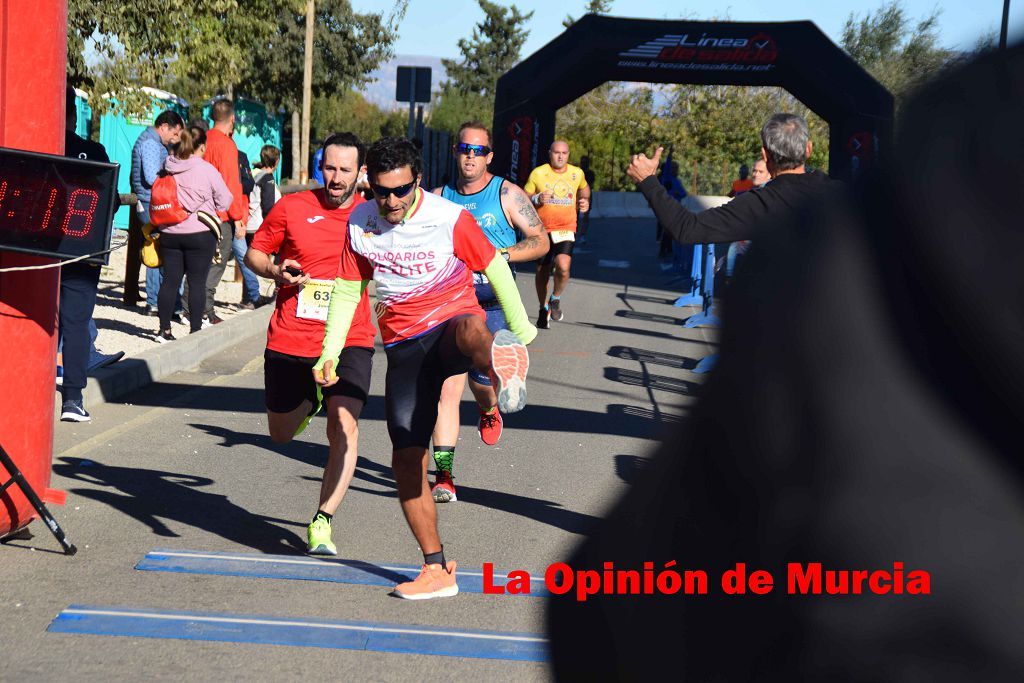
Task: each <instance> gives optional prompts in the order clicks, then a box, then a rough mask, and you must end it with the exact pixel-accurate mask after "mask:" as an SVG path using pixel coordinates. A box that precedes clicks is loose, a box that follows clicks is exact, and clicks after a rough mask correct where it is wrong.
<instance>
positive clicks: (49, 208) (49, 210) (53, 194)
mask: <svg viewBox="0 0 1024 683" xmlns="http://www.w3.org/2000/svg"><path fill="white" fill-rule="evenodd" d="M55 201H57V188H53V189H52V190H50V199H49V200H47V202H46V213H44V214H43V222H42V223H40V224H39V229H40V230H46V226H48V225H49V224H50V217H51V216H53V203H54V202H55Z"/></svg>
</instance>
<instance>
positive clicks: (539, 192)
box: [523, 140, 590, 330]
mask: <svg viewBox="0 0 1024 683" xmlns="http://www.w3.org/2000/svg"><path fill="white" fill-rule="evenodd" d="M548 159H550V162H549V163H547V164H544V165H543V166H538V167H537V168H535V169H533V171H532V172H531V173H530V177H529V179H528V180H527V181H526V185H525V186H524V187H523V189H524V190H526V194H528V195H530V197H531V198H532V199H533V203H534V204H535V205H536V206H537V213H538V215H540V219H541V221H543V223H544V227H545V228H547V231H548V238H549V239H550V240H551V249H549V250H548V253H547V255H546V256H544V258H543V259H541V260H540V262H539V263H538V265H537V279H536V285H537V300H538V301H539V302H540V311H539V312H538V314H537V327H539V328H542V329H545V330H546V329H548V328H549V327H550V324H549V323H548V319H549V317H550V319H551V320H554V321H556V322H557V321H559V320H561V319H562V317H563V316H564V313H563V312H562V292H564V291H565V286H566V285H568V284H569V266H570V264H571V263H572V248H573V244H574V243H575V240H576V212H577V209H578V210H579V212H580V213H587V212H588V211H590V186H589V185H587V180H586V178H584V177H583V170H582V169H580V167H579V166H573V165H572V164H570V163H569V143H567V142H566V141H565V140H555V141H554V142H553V143H551V147H550V148H549V149H548ZM552 263H554V266H555V286H554V291H553V292H552V293H551V298H548V278H549V277H550V276H551V264H552Z"/></svg>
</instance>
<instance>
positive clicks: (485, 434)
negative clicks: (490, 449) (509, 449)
mask: <svg viewBox="0 0 1024 683" xmlns="http://www.w3.org/2000/svg"><path fill="white" fill-rule="evenodd" d="M476 428H477V430H478V431H479V432H480V440H481V441H483V442H484V443H485V444H487V445H488V446H493V445H494V444H496V443H498V440H499V439H500V438H501V412H500V411H499V410H498V408H497V406H495V407H494V408H491V412H489V413H485V412H484V411H482V410H481V411H480V421H479V422H478V423H477V425H476Z"/></svg>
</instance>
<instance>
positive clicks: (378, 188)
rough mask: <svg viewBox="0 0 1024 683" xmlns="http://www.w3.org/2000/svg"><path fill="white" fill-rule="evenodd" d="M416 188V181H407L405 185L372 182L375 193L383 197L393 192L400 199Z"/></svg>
mask: <svg viewBox="0 0 1024 683" xmlns="http://www.w3.org/2000/svg"><path fill="white" fill-rule="evenodd" d="M415 188H416V181H415V180H414V181H412V182H411V183H406V184H405V185H399V186H398V187H384V186H383V185H374V184H373V183H370V189H371V190H373V194H374V195H376V196H378V197H380V198H381V199H384V198H386V197H387V196H388V195H390V194H393V195H395V196H396V197H398V198H399V199H401V198H402V197H404V196H406V195H407V194H409V193H410V192H412V191H413V190H414V189H415Z"/></svg>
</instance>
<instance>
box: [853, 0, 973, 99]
mask: <svg viewBox="0 0 1024 683" xmlns="http://www.w3.org/2000/svg"><path fill="white" fill-rule="evenodd" d="M939 14H940V10H938V9H935V10H933V11H932V13H931V14H929V15H928V16H926V17H924V18H923V19H920V20H918V22H917V24H916V26H915V25H913V24H912V20H911V19H910V17H908V16H907V13H906V12H905V11H904V10H903V7H902V5H901V4H900V3H899V1H898V0H891V1H890V2H888V3H886V4H883V5H882V6H881V7H880V8H879V9H878V10H876V11H875V13H874V14H872V13H870V12H868V13H867V14H865V15H864V17H863V18H861V19H859V20H858V18H857V15H855V14H854V13H852V12H851V13H850V16H849V17H848V18H847V20H846V24H845V25H844V26H843V37H842V41H841V44H842V47H843V49H844V50H846V51H847V52H848V53H849V55H850V56H851V57H853V59H855V60H856V61H857V63H859V64H860V65H861V66H863V67H864V68H865V69H867V71H868V72H870V73H871V75H872V76H874V77H875V78H876V79H877V80H878V82H879V83H881V84H882V85H884V86H885V87H886V88H888V89H889V92H891V93H892V94H893V96H895V97H896V101H897V107H898V106H899V103H900V102H901V101H902V100H903V98H904V97H906V96H907V95H908V94H910V93H911V92H912V91H913V90H915V89H916V88H917V87H918V86H919V85H921V84H922V83H923V82H925V81H926V80H928V79H929V78H931V77H932V76H934V74H936V73H937V72H938V71H939V70H940V69H942V68H943V67H945V66H947V65H948V63H949V62H950V61H951V60H952V59H953V58H954V57H955V55H954V53H953V52H952V51H950V50H946V49H943V48H940V47H939V32H938V20H939Z"/></svg>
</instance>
